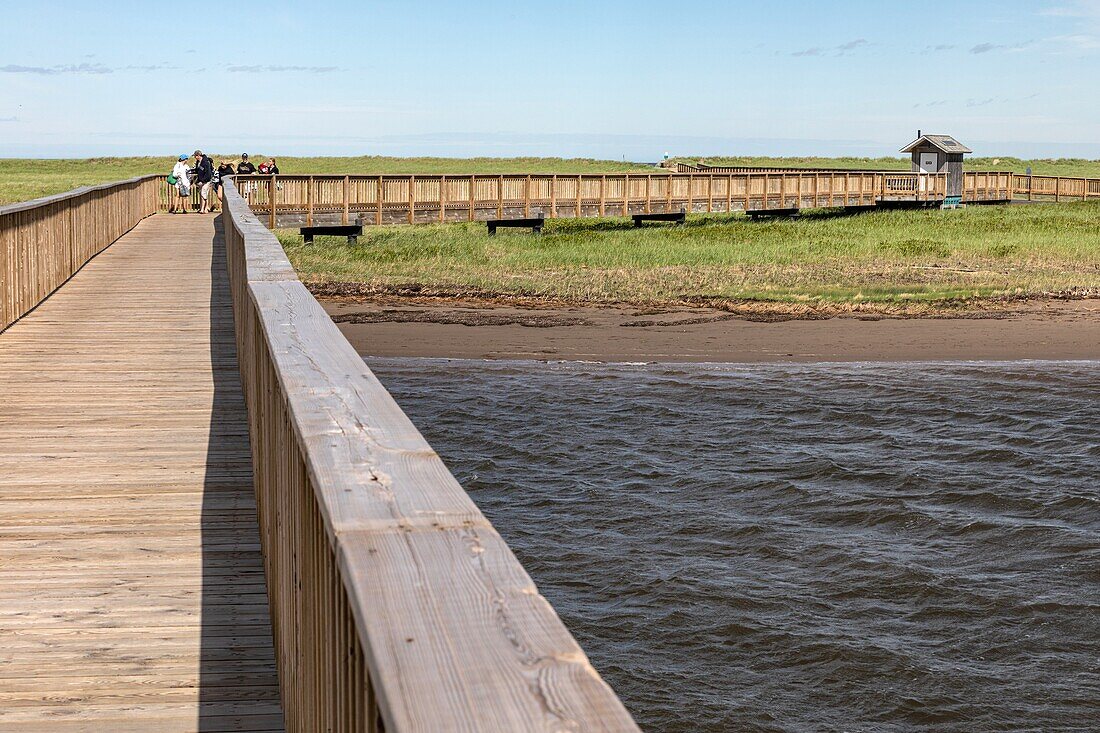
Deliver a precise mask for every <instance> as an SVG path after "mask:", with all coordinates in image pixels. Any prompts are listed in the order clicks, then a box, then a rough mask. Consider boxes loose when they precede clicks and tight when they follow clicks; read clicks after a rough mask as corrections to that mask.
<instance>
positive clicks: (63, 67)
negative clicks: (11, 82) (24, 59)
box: [0, 63, 114, 76]
mask: <svg viewBox="0 0 1100 733" xmlns="http://www.w3.org/2000/svg"><path fill="white" fill-rule="evenodd" d="M113 71H114V69H112V68H110V67H108V66H104V65H103V64H87V63H84V64H57V65H55V66H23V65H22V64H8V65H7V66H0V73H4V74H38V75H40V76H54V75H56V74H110V73H111V72H113Z"/></svg>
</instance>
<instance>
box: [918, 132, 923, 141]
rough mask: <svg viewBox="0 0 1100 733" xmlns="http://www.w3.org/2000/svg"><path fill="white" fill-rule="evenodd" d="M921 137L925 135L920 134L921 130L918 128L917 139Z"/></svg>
mask: <svg viewBox="0 0 1100 733" xmlns="http://www.w3.org/2000/svg"><path fill="white" fill-rule="evenodd" d="M921 137H923V136H922V135H921V134H920V130H917V139H918V140H920V139H921Z"/></svg>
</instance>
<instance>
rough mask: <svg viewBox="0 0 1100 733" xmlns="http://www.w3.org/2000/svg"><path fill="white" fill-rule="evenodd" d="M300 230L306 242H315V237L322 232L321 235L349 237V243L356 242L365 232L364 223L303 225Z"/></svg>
mask: <svg viewBox="0 0 1100 733" xmlns="http://www.w3.org/2000/svg"><path fill="white" fill-rule="evenodd" d="M299 231H301V233H302V239H303V240H305V243H306V244H313V238H314V237H315V236H317V235H318V234H320V235H321V236H325V235H328V236H333V237H345V236H346V237H347V238H348V244H355V242H356V240H357V239H358V237H359V235H360V234H362V233H363V225H362V224H332V225H328V226H312V227H302V228H301V229H300V230H299Z"/></svg>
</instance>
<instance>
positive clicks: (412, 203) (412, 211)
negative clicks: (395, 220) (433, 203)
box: [409, 176, 416, 224]
mask: <svg viewBox="0 0 1100 733" xmlns="http://www.w3.org/2000/svg"><path fill="white" fill-rule="evenodd" d="M409 223H410V224H415V223H416V176H409Z"/></svg>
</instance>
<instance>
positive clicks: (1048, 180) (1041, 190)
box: [1012, 174, 1100, 201]
mask: <svg viewBox="0 0 1100 733" xmlns="http://www.w3.org/2000/svg"><path fill="white" fill-rule="evenodd" d="M1012 193H1013V197H1014V198H1016V199H1026V200H1028V201H1087V200H1089V199H1097V198H1100V178H1065V177H1060V176H1026V175H1024V176H1021V175H1016V174H1013V175H1012Z"/></svg>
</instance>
